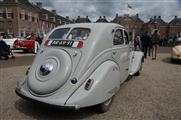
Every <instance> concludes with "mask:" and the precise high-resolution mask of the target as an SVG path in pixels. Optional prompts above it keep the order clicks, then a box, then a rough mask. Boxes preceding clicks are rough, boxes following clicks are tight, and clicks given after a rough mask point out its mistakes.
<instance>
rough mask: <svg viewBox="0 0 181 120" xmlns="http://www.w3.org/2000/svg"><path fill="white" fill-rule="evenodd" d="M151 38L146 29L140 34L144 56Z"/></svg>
mask: <svg viewBox="0 0 181 120" xmlns="http://www.w3.org/2000/svg"><path fill="white" fill-rule="evenodd" d="M150 41H151V38H150V36H149V35H148V31H146V32H145V33H144V34H143V35H142V36H141V44H142V51H143V52H144V57H145V58H146V57H147V50H148V47H149V44H150Z"/></svg>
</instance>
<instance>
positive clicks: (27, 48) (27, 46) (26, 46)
mask: <svg viewBox="0 0 181 120" xmlns="http://www.w3.org/2000/svg"><path fill="white" fill-rule="evenodd" d="M34 44H35V37H34V36H28V37H26V38H25V39H24V40H22V39H21V40H19V39H17V40H15V42H14V44H13V49H19V50H23V51H24V52H33V51H34V47H35V45H34Z"/></svg>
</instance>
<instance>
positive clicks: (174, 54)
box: [171, 37, 181, 62]
mask: <svg viewBox="0 0 181 120" xmlns="http://www.w3.org/2000/svg"><path fill="white" fill-rule="evenodd" d="M176 60H181V37H180V38H177V40H176V41H175V45H174V46H173V47H172V51H171V61H172V62H175V61H176Z"/></svg>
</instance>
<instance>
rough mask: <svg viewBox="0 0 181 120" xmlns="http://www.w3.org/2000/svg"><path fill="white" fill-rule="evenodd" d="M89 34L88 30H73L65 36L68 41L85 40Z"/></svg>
mask: <svg viewBox="0 0 181 120" xmlns="http://www.w3.org/2000/svg"><path fill="white" fill-rule="evenodd" d="M89 34H90V29H89V28H74V29H72V31H71V32H70V33H69V35H68V36H67V39H69V40H87V39H88V37H89Z"/></svg>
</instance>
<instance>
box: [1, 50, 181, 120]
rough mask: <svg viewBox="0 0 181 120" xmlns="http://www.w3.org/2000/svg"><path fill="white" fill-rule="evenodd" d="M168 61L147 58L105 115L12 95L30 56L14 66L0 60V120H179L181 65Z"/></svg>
mask: <svg viewBox="0 0 181 120" xmlns="http://www.w3.org/2000/svg"><path fill="white" fill-rule="evenodd" d="M169 57H170V54H168V53H164V52H161V53H159V56H158V59H157V60H151V58H149V57H148V58H147V59H146V60H145V62H144V63H143V71H142V73H141V74H140V76H134V77H132V78H130V79H129V80H127V81H126V82H125V83H124V84H122V85H121V88H120V90H119V92H118V93H117V94H116V96H115V98H114V101H113V104H112V106H111V109H110V110H109V111H108V112H106V113H104V114H98V113H96V112H94V110H93V109H92V108H85V109H80V110H78V111H73V110H61V109H53V108H52V109H51V108H46V107H43V106H39V105H37V104H33V103H31V102H28V101H25V100H23V99H21V98H19V97H18V96H17V95H16V94H15V92H14V89H15V86H16V81H17V80H21V79H23V77H24V76H25V72H26V69H27V68H28V67H29V66H30V64H31V62H32V60H33V56H32V57H29V58H27V57H26V58H23V57H22V58H21V57H19V58H18V57H17V59H15V60H14V63H13V62H12V61H13V60H8V61H3V60H0V65H1V67H0V120H35V119H38V120H40V119H43V120H44V119H46V120H49V119H50V120H54V119H58V120H64V119H71V120H72V119H82V120H181V64H179V63H171V62H170V58H169ZM20 59H23V60H22V61H21V62H20V63H16V61H17V60H20Z"/></svg>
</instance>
